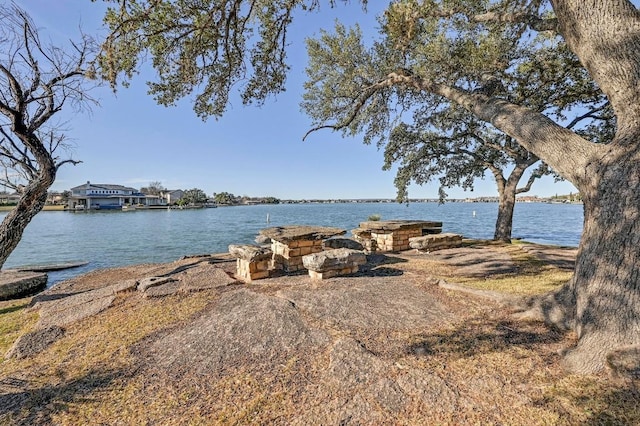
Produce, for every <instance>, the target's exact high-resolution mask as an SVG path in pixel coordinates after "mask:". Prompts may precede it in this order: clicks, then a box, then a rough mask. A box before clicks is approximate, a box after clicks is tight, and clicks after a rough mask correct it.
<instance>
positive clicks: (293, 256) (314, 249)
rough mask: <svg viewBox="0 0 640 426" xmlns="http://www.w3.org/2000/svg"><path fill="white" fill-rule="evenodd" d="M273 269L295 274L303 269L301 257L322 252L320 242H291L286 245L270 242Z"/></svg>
mask: <svg viewBox="0 0 640 426" xmlns="http://www.w3.org/2000/svg"><path fill="white" fill-rule="evenodd" d="M271 250H272V251H273V260H272V265H271V267H272V268H273V269H282V270H284V271H285V272H296V271H299V270H302V269H304V265H303V262H302V257H303V256H306V255H308V254H311V253H318V252H321V251H322V250H323V248H322V240H293V241H289V242H287V243H286V244H285V243H282V242H279V241H272V242H271Z"/></svg>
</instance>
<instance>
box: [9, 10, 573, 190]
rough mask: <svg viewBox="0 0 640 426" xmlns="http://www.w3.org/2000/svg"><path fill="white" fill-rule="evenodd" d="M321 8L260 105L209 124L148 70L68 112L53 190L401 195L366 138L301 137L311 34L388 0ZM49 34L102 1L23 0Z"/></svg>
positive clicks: (559, 186)
mask: <svg viewBox="0 0 640 426" xmlns="http://www.w3.org/2000/svg"><path fill="white" fill-rule="evenodd" d="M326 3H328V2H325V5H323V7H322V9H321V11H320V13H315V14H300V15H299V16H297V17H296V19H295V20H294V25H293V27H292V29H291V32H290V36H289V40H290V46H289V63H290V65H291V72H290V74H289V78H288V80H287V91H286V92H285V93H282V94H280V95H277V96H275V97H272V98H270V99H269V100H268V101H267V102H266V103H265V105H263V106H262V107H255V106H247V107H245V106H243V105H242V103H241V102H240V101H239V100H238V98H237V97H236V98H235V100H233V101H232V105H231V106H230V107H229V110H228V112H227V113H226V114H225V116H224V117H222V118H221V119H219V120H217V121H216V120H215V119H209V120H208V121H206V122H203V121H202V120H201V119H199V118H197V117H196V116H195V113H194V112H193V110H192V106H191V103H190V102H191V100H190V99H185V100H184V101H182V102H180V104H179V105H178V106H177V107H170V108H166V107H162V106H158V105H156V104H155V102H154V101H153V99H152V98H151V97H150V96H148V95H147V94H146V86H145V84H144V83H145V81H146V79H145V74H144V72H143V73H141V74H140V75H139V76H138V77H137V78H135V79H134V81H133V84H132V85H131V87H129V88H121V89H119V90H118V92H117V94H116V95H114V94H113V93H112V92H111V91H110V89H108V88H98V89H97V90H96V91H94V92H93V93H92V94H93V96H94V97H96V98H98V99H99V101H100V106H96V107H94V108H93V110H92V112H91V113H81V114H73V115H71V114H69V115H67V116H66V118H67V119H68V121H69V122H68V125H67V126H68V128H69V131H68V135H69V137H70V138H71V139H72V142H73V144H74V149H73V158H74V159H77V160H81V161H83V163H81V164H79V165H77V166H63V167H62V168H61V169H60V171H59V173H58V177H57V179H56V182H55V183H54V185H53V187H52V189H53V190H60V191H62V190H65V189H69V188H71V187H73V186H76V185H80V184H82V183H84V182H86V181H91V182H93V183H113V184H122V185H127V186H133V187H135V188H139V187H142V186H146V185H148V184H149V182H152V181H160V182H161V183H162V184H163V185H164V186H165V187H167V188H170V189H178V188H180V189H190V188H194V187H195V188H200V189H202V190H204V191H205V192H206V193H207V194H212V193H214V192H222V191H226V192H231V193H234V194H236V195H249V196H275V197H278V198H282V199H304V198H320V199H328V198H393V197H395V192H396V191H395V188H394V186H393V179H394V176H395V170H391V171H383V170H382V163H383V153H382V152H381V151H379V150H378V149H377V148H376V147H375V146H371V145H364V144H363V143H362V139H361V138H357V137H356V138H342V137H341V135H340V134H338V133H334V132H331V131H329V130H322V131H318V132H315V133H313V134H311V135H310V136H309V137H308V138H307V139H306V140H305V141H304V142H303V141H302V137H303V136H304V134H305V133H306V131H307V130H308V129H309V128H310V127H311V122H310V119H309V118H308V117H307V116H306V115H305V114H304V113H303V112H301V111H300V107H299V103H300V100H301V96H302V92H303V88H302V85H303V83H304V78H305V74H304V68H305V66H306V49H305V44H304V39H305V38H306V37H312V36H314V35H317V34H318V33H319V31H320V29H321V28H325V29H331V28H333V24H334V21H335V19H336V18H338V19H340V21H341V22H343V23H346V24H351V23H355V22H359V23H360V25H361V26H362V27H363V28H364V29H365V33H366V31H367V28H369V31H372V30H373V28H375V26H376V21H375V14H377V13H379V12H380V11H381V10H382V6H383V5H384V4H385V2H370V5H369V8H368V13H367V14H364V13H363V12H362V8H361V6H360V4H359V3H358V2H355V1H352V2H351V4H348V5H342V4H341V5H339V6H337V7H336V8H335V9H331V8H330V7H329V6H327V5H326ZM17 4H19V5H20V6H21V7H23V8H24V9H25V10H27V11H28V12H29V13H30V15H31V16H32V18H33V19H34V21H35V22H36V24H37V25H38V26H39V27H40V28H41V29H42V31H43V32H42V34H43V35H45V36H47V37H51V38H52V39H54V40H58V39H64V38H66V39H68V38H74V39H76V38H77V35H78V26H81V27H82V29H83V31H84V32H86V33H89V34H91V33H96V32H98V31H100V27H101V18H102V14H103V10H104V6H103V4H102V3H101V2H95V3H93V2H90V1H89V0H55V1H51V0H21V1H18V2H17ZM447 192H448V193H449V195H450V197H452V198H465V197H469V196H471V197H475V196H491V195H497V191H496V188H495V183H494V181H493V179H492V178H491V177H490V176H489V175H487V177H486V178H485V179H484V180H480V181H478V182H477V183H476V189H475V191H474V192H464V191H462V190H461V189H450V190H448V191H447ZM569 192H575V188H574V187H573V186H572V185H571V184H569V183H567V182H561V183H554V181H553V179H552V178H544V179H543V180H541V181H539V182H537V183H536V184H535V185H534V187H533V189H532V190H531V191H530V194H531V195H539V196H550V195H554V194H566V193H569ZM437 194H438V186H437V183H431V184H429V185H425V186H421V187H419V186H412V187H411V188H410V191H409V195H410V196H411V197H412V198H435V197H437Z"/></svg>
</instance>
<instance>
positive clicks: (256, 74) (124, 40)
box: [98, 0, 366, 119]
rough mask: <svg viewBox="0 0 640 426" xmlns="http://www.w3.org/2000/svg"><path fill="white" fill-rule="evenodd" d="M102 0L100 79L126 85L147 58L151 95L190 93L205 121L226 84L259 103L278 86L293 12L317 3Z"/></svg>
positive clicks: (167, 101)
mask: <svg viewBox="0 0 640 426" xmlns="http://www.w3.org/2000/svg"><path fill="white" fill-rule="evenodd" d="M106 1H109V2H111V3H113V6H112V7H110V8H109V9H108V11H107V14H106V16H105V22H106V24H107V25H108V27H109V29H110V34H109V36H108V37H107V39H106V41H105V43H104V44H103V48H102V51H101V54H100V57H99V60H98V63H99V65H100V67H99V68H100V70H101V73H102V77H103V78H104V79H106V80H108V81H109V82H110V83H111V85H112V87H114V88H115V87H116V86H118V85H119V84H122V85H125V86H126V85H127V84H128V82H129V81H130V79H131V78H132V77H133V76H134V75H135V74H136V73H137V72H138V70H139V69H140V68H141V67H142V62H143V61H144V60H145V59H146V58H149V59H150V63H151V65H152V66H153V68H154V70H155V71H156V73H157V78H156V79H155V80H154V81H149V82H148V86H149V94H151V95H152V96H153V97H154V99H155V100H156V101H157V102H158V103H159V104H161V105H165V106H168V105H175V104H176V103H177V102H178V101H179V100H180V99H182V98H184V97H186V96H190V95H194V99H195V101H194V110H195V112H196V114H197V115H198V116H199V117H201V118H203V119H205V118H207V117H210V116H214V117H220V116H221V115H222V114H223V113H224V111H225V110H226V107H227V105H228V103H229V96H230V94H231V92H232V89H237V90H238V91H239V94H240V96H241V98H242V101H243V102H244V103H252V102H256V103H258V104H260V103H261V102H263V101H264V100H265V99H266V98H267V97H268V96H269V95H271V94H275V93H279V92H281V91H283V90H284V83H285V77H286V73H287V71H288V70H289V67H288V65H287V63H286V59H287V55H286V54H287V52H286V47H287V44H288V38H287V36H288V33H287V30H288V27H289V25H290V24H291V22H292V21H293V17H294V15H295V13H296V12H302V11H313V10H315V9H317V8H318V7H319V2H318V1H317V0H128V1H121V0H106ZM363 3H366V2H363ZM330 4H331V5H333V4H334V1H331V2H330Z"/></svg>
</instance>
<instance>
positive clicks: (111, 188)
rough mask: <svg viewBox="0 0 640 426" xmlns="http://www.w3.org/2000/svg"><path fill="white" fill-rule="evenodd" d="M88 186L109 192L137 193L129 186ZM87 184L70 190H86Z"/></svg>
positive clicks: (98, 184)
mask: <svg viewBox="0 0 640 426" xmlns="http://www.w3.org/2000/svg"><path fill="white" fill-rule="evenodd" d="M87 183H88V184H89V186H90V187H91V188H92V189H106V190H110V191H133V192H138V190H137V189H135V188H131V187H129V186H123V185H112V184H110V183H89V182H87ZM87 183H85V184H82V185H78V186H74V187H73V188H71V190H72V191H73V190H80V189H86V188H87Z"/></svg>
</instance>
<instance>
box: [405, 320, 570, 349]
mask: <svg viewBox="0 0 640 426" xmlns="http://www.w3.org/2000/svg"><path fill="white" fill-rule="evenodd" d="M564 337H565V333H564V332H561V331H559V330H556V329H551V328H548V327H546V326H544V325H542V324H537V323H520V322H513V321H509V320H504V319H501V320H491V319H488V318H475V319H470V320H468V321H465V322H464V323H463V324H460V325H459V327H458V328H456V329H454V330H450V331H445V332H441V333H430V334H424V335H420V336H418V339H417V341H415V342H414V343H412V344H410V345H408V346H407V347H406V350H405V352H406V353H407V354H408V355H415V356H432V355H435V354H444V355H447V356H452V357H453V358H467V357H472V356H475V355H479V354H488V353H493V352H501V351H505V350H507V349H508V348H510V347H513V346H518V347H521V348H526V349H534V346H536V345H539V344H551V343H557V342H559V341H561V340H562V339H564Z"/></svg>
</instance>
